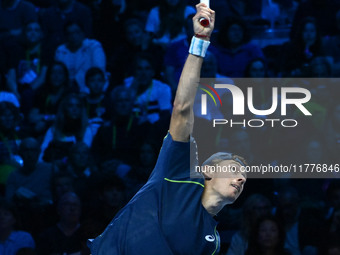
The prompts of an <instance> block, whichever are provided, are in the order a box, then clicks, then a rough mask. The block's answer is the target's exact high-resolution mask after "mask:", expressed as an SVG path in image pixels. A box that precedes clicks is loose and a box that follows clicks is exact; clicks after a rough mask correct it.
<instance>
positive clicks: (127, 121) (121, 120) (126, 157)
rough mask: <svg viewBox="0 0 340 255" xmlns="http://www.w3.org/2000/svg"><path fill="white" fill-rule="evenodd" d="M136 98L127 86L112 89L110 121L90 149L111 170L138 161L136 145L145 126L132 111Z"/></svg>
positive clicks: (102, 127) (100, 131)
mask: <svg viewBox="0 0 340 255" xmlns="http://www.w3.org/2000/svg"><path fill="white" fill-rule="evenodd" d="M133 98H134V95H133V91H132V90H130V89H128V88H126V87H124V86H118V87H116V88H115V89H113V90H112V92H111V97H110V105H111V107H112V112H110V114H111V121H110V123H108V124H106V125H103V126H101V127H100V129H99V130H98V132H97V134H96V136H95V138H94V140H93V144H92V147H91V149H92V153H93V155H94V157H95V160H96V162H97V164H98V165H100V166H101V167H102V168H103V167H104V169H108V170H109V171H114V170H115V169H116V167H117V165H119V164H123V163H125V164H128V165H131V164H132V163H133V162H135V158H134V155H137V150H138V148H137V146H136V145H138V144H139V139H140V134H142V133H143V132H144V131H143V130H144V129H143V127H142V126H141V125H139V123H138V118H136V116H135V114H134V113H133V111H132V109H133V102H134V99H133ZM125 174H126V173H125ZM125 174H122V175H125ZM117 175H119V174H118V173H117Z"/></svg>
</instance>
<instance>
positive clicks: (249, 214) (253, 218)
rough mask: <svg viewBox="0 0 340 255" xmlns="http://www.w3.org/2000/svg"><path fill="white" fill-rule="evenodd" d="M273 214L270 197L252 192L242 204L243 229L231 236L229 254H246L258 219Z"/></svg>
mask: <svg viewBox="0 0 340 255" xmlns="http://www.w3.org/2000/svg"><path fill="white" fill-rule="evenodd" d="M270 214H271V203H270V201H269V199H268V198H267V197H265V196H263V195H261V194H256V193H255V194H252V195H251V196H249V197H248V198H247V200H246V201H245V202H244V204H243V206H242V220H241V229H240V230H239V231H237V232H236V233H235V234H234V235H233V236H232V238H231V243H230V246H229V249H228V253H227V255H244V254H245V252H246V250H247V248H248V244H249V240H250V239H252V238H254V237H252V235H251V231H252V229H253V228H254V227H255V226H256V224H257V222H258V220H259V219H260V218H263V217H264V216H268V215H270Z"/></svg>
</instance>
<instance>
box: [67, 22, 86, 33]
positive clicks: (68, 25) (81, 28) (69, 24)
mask: <svg viewBox="0 0 340 255" xmlns="http://www.w3.org/2000/svg"><path fill="white" fill-rule="evenodd" d="M73 25H76V26H78V27H79V28H80V30H81V31H82V32H83V33H84V27H83V25H82V24H80V23H79V22H77V21H75V20H70V21H68V22H66V23H65V25H64V34H66V33H67V29H68V28H69V27H70V26H73Z"/></svg>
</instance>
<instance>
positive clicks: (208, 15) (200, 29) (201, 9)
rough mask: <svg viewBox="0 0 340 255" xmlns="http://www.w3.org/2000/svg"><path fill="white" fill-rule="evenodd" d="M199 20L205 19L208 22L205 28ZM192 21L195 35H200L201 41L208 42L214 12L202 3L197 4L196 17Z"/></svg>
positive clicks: (212, 26)
mask: <svg viewBox="0 0 340 255" xmlns="http://www.w3.org/2000/svg"><path fill="white" fill-rule="evenodd" d="M201 18H205V19H208V20H209V21H210V22H209V25H208V26H207V27H204V26H202V25H201V23H200V19H201ZM192 21H193V24H194V33H195V35H200V36H201V38H202V39H206V40H209V39H210V36H211V34H212V32H213V30H214V24H215V12H214V11H213V10H211V9H210V8H208V7H207V6H206V5H205V4H204V3H199V4H197V5H196V15H195V16H194V17H193V18H192ZM205 36H206V37H205Z"/></svg>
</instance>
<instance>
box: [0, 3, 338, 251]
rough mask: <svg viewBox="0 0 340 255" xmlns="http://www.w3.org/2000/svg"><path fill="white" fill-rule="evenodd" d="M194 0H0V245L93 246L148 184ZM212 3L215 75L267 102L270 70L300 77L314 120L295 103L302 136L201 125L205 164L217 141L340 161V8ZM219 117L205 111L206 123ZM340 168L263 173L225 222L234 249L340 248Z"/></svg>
mask: <svg viewBox="0 0 340 255" xmlns="http://www.w3.org/2000/svg"><path fill="white" fill-rule="evenodd" d="M195 4H197V1H192V0H187V1H184V0H182V1H181V0H143V1H138V0H1V1H0V254H4V255H15V254H17V255H23V254H32V255H34V254H38V255H40V254H41V255H47V254H89V250H88V248H87V245H86V241H87V239H89V238H94V237H96V236H97V235H99V234H100V233H101V232H102V231H103V230H104V229H105V227H106V225H107V224H109V223H110V220H111V219H112V218H113V217H114V215H115V214H116V213H117V212H118V211H119V209H121V208H122V207H123V206H124V205H125V204H126V203H127V202H128V201H129V199H131V198H132V197H133V195H134V194H135V193H136V192H137V191H138V189H139V188H140V187H142V186H143V184H145V182H146V181H147V179H148V176H149V175H150V173H151V171H152V169H153V167H154V165H155V163H156V160H157V156H158V152H159V150H160V147H161V144H162V140H163V137H164V136H165V135H166V133H167V130H168V127H169V122H170V116H171V110H172V103H173V99H174V96H175V92H176V88H177V83H178V80H179V77H180V72H181V70H182V67H183V64H184V62H185V60H186V57H187V54H188V47H189V45H190V41H191V38H192V36H193V30H192V17H193V16H194V14H195ZM211 8H212V9H214V10H215V11H216V17H217V21H216V27H215V32H214V35H213V37H212V39H211V41H212V43H211V46H210V48H209V51H208V53H207V56H206V58H205V61H204V64H203V67H202V72H201V77H202V78H226V79H228V80H229V81H231V82H233V80H234V79H235V80H237V78H255V80H254V81H255V82H254V86H253V87H254V105H256V107H257V109H268V108H269V106H270V104H271V95H272V94H271V93H272V90H271V89H272V88H271V87H267V86H266V85H265V84H266V83H265V82H261V81H263V80H262V79H263V78H267V79H271V78H282V79H285V78H299V80H298V81H299V82H301V84H300V85H302V86H303V87H305V88H307V89H308V90H309V91H310V92H311V94H312V100H311V101H310V102H308V103H307V104H306V108H307V109H308V111H310V112H311V113H312V115H313V117H312V118H308V117H306V116H303V115H302V114H301V113H299V112H298V111H297V109H291V110H288V113H287V115H288V116H287V118H290V117H291V118H294V119H298V120H299V125H298V126H297V127H296V128H293V129H291V128H288V129H287V128H282V127H277V128H268V127H262V128H255V129H254V128H232V129H230V128H229V129H228V128H223V130H222V129H221V130H220V131H217V132H215V133H214V135H213V136H209V137H208V136H206V134H203V135H202V134H200V131H201V132H202V130H206V129H197V130H196V129H195V130H194V134H195V135H196V137H197V139H196V140H197V143H198V148H199V157H200V160H201V161H204V159H205V158H206V157H207V156H208V155H207V154H212V153H211V152H212V151H209V150H208V149H207V147H209V146H213V147H214V148H216V146H217V148H218V149H219V150H226V151H231V152H234V153H236V154H239V155H242V156H243V157H244V158H246V159H247V161H248V163H249V164H250V165H252V164H255V165H256V164H262V163H268V164H272V165H279V164H285V163H295V164H303V163H312V164H323V163H328V164H331V163H332V164H339V162H340V161H339V155H340V99H339V98H340V85H339V84H337V83H338V82H337V81H338V79H337V78H339V77H340V1H338V0H300V1H293V0H276V1H275V0H272V1H271V0H214V1H212V3H211ZM312 78H313V79H312ZM287 83H289V81H287ZM222 100H223V105H227V106H230V107H229V108H228V107H226V106H224V108H221V109H218V110H217V112H218V113H217V114H218V116H219V118H220V119H221V118H222V119H228V118H231V111H230V108H231V107H232V102H231V101H230V98H228V95H225V96H223V97H222ZM228 109H229V110H228ZM248 117H251V116H248ZM257 117H258V116H257ZM209 118H211V116H210V117H209V116H208V117H207V116H201V115H199V114H198V115H197V116H196V120H195V125H196V126H195V127H197V126H198V127H207V126H208V125H209V124H208V123H209V121H210V119H209ZM207 128H208V130H209V127H207ZM200 144H204V146H201V147H204V148H201V147H200V146H199V145H200ZM206 146H207V147H206ZM208 151H209V153H208ZM337 176H339V173H338V174H334V178H332V179H330V178H327V179H326V178H310V179H289V178H285V179H249V180H248V181H247V184H246V186H245V190H244V194H242V196H241V197H240V199H239V200H238V201H237V202H236V203H235V204H234V205H233V206H230V207H227V208H225V209H224V210H223V211H222V212H221V213H220V214H219V215H218V216H217V220H218V221H219V222H220V227H219V228H220V229H219V231H220V235H221V251H220V254H228V255H232V254H239V255H241V254H242V255H243V254H247V255H249V254H250V255H253V254H256V255H257V254H292V255H299V254H301V255H303V254H311V255H314V254H320V255H339V254H340V182H339V181H338V180H337V179H336V177H337ZM314 177H315V176H314ZM316 177H317V176H316Z"/></svg>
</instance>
